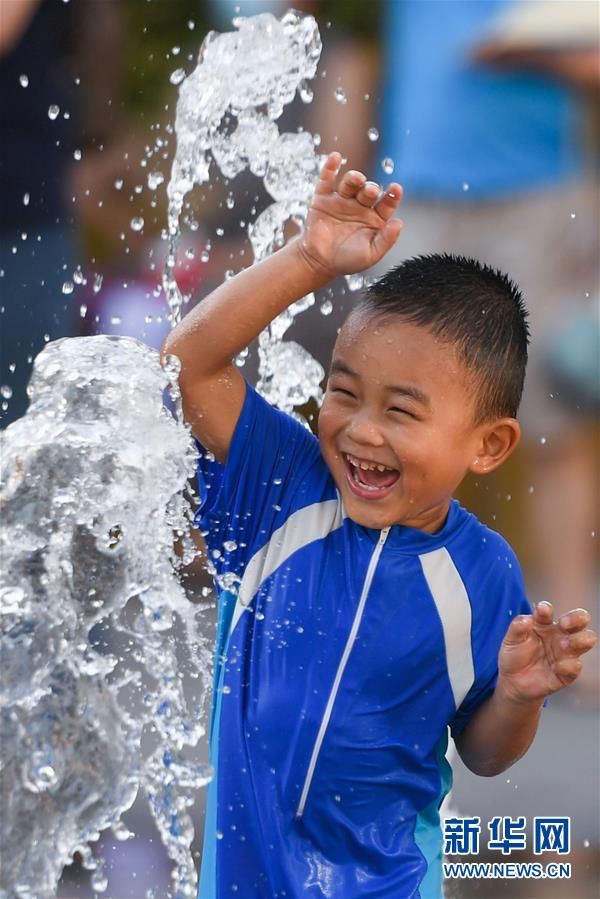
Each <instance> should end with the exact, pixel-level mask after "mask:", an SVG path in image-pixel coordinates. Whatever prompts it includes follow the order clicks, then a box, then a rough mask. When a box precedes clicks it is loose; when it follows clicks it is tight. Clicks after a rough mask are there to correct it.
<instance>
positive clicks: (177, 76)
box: [169, 69, 185, 84]
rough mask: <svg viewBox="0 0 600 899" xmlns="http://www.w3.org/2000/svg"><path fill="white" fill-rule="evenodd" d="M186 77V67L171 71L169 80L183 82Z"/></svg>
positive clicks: (173, 82) (175, 82) (172, 82)
mask: <svg viewBox="0 0 600 899" xmlns="http://www.w3.org/2000/svg"><path fill="white" fill-rule="evenodd" d="M184 78H185V69H175V71H174V72H171V75H170V76H169V81H170V82H171V84H181V82H182V81H183V79H184Z"/></svg>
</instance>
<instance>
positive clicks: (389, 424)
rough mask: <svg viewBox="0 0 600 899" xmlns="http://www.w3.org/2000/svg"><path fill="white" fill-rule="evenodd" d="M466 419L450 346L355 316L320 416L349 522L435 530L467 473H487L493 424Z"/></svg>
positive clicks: (465, 388)
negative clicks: (482, 423)
mask: <svg viewBox="0 0 600 899" xmlns="http://www.w3.org/2000/svg"><path fill="white" fill-rule="evenodd" d="M474 413H475V397H474V392H473V389H472V387H470V386H469V373H468V371H467V370H466V368H465V365H464V363H462V362H461V361H460V359H459V357H458V354H457V352H456V349H455V347H454V345H453V344H450V343H447V342H443V341H440V340H439V339H438V338H436V337H435V336H434V335H433V334H432V332H431V331H430V330H429V329H427V328H426V327H423V326H419V325H414V324H411V323H409V322H406V321H404V320H403V319H401V318H399V317H394V316H388V317H386V318H383V317H381V316H376V315H374V314H373V313H369V312H367V311H363V310H358V311H356V312H354V313H353V314H352V315H351V316H350V317H349V318H348V319H347V321H346V323H345V324H344V326H343V328H342V331H341V332H340V335H339V337H338V340H337V342H336V345H335V348H334V352H333V359H332V364H331V370H330V376H329V380H328V384H327V391H326V394H325V399H324V401H323V406H322V409H321V413H320V416H319V440H320V445H321V452H322V455H323V457H324V459H325V462H326V463H327V465H328V467H329V469H330V471H331V473H332V475H333V477H334V480H335V482H336V484H337V487H338V489H339V491H340V493H341V496H342V499H343V502H344V506H345V509H346V512H347V513H348V515H349V516H350V518H351V519H352V520H353V521H355V522H357V523H358V524H361V525H363V526H365V527H370V528H378V529H379V528H383V527H387V526H389V525H392V524H402V525H407V526H410V527H414V528H419V529H420V530H423V531H426V532H428V533H435V531H437V530H439V529H440V528H441V527H442V525H443V524H444V521H445V519H446V516H447V514H448V508H449V504H450V498H451V497H452V494H453V492H454V491H455V490H456V488H457V487H458V485H459V484H460V482H461V481H462V479H463V477H464V476H465V474H466V472H467V470H469V469H473V470H479V471H485V470H491V469H492V468H494V467H496V464H495V463H491V464H488V463H487V462H486V461H485V460H486V459H487V460H488V461H489V455H486V453H487V450H486V438H487V437H488V436H489V434H490V433H491V432H492V425H490V424H488V425H479V426H476V425H475V424H474ZM515 424H516V423H515ZM517 427H518V426H517ZM517 440H518V434H517ZM515 445H516V444H515ZM488 448H489V447H488ZM511 448H512V447H511ZM508 452H510V450H508ZM502 458H505V455H503V457H502ZM497 464H500V462H498V463H497ZM478 466H481V467H480V468H478ZM486 466H487V467H486Z"/></svg>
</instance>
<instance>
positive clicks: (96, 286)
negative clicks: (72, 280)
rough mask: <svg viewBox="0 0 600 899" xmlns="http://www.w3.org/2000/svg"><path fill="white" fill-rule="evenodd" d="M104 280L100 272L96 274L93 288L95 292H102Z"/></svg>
mask: <svg viewBox="0 0 600 899" xmlns="http://www.w3.org/2000/svg"><path fill="white" fill-rule="evenodd" d="M102 280H103V276H102V275H98V274H96V275H94V286H93V288H92V289H93V291H94V293H100V291H101V290H102Z"/></svg>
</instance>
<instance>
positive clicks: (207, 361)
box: [161, 153, 402, 462]
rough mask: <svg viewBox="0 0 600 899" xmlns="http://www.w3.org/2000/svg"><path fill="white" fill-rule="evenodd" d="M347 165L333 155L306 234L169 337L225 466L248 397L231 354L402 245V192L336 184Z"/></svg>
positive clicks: (195, 422) (197, 419) (194, 415)
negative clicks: (287, 312)
mask: <svg viewBox="0 0 600 899" xmlns="http://www.w3.org/2000/svg"><path fill="white" fill-rule="evenodd" d="M340 164H341V156H340V154H339V153H332V154H331V155H330V156H329V157H328V159H327V161H326V162H325V165H324V166H323V169H322V171H321V175H320V177H319V181H318V183H317V187H316V190H315V194H314V196H313V199H312V202H311V206H310V209H309V212H308V216H307V221H306V228H305V230H304V232H303V233H302V234H301V235H300V237H298V238H296V239H295V240H294V241H292V242H291V243H289V244H288V245H287V246H286V247H284V248H283V249H281V250H279V251H278V252H276V253H274V254H273V255H272V256H270V257H269V258H268V259H265V260H263V261H262V262H259V263H257V264H255V265H252V266H251V267H250V268H248V269H245V270H244V271H243V272H240V274H238V275H236V277H235V278H232V279H231V280H230V281H226V282H224V283H223V284H221V285H220V286H219V287H218V288H217V289H216V290H214V291H213V292H212V293H211V294H209V296H208V297H206V299H204V300H202V302H201V303H199V304H198V305H197V306H196V307H195V308H194V309H193V310H192V311H191V312H190V313H188V315H186V317H185V318H184V319H183V321H182V322H181V323H180V324H179V325H178V326H177V327H176V328H174V329H173V331H171V333H170V334H169V336H168V337H167V339H166V340H165V342H164V344H163V347H162V351H161V356H162V357H163V358H164V356H165V355H168V354H173V355H175V356H177V357H178V358H179V360H180V362H181V374H180V378H179V385H180V388H181V394H182V400H183V411H184V415H185V417H186V419H187V421H188V422H189V423H190V425H191V427H192V431H193V433H194V435H195V436H196V437H197V438H198V440H199V441H200V443H201V444H202V445H203V446H205V447H206V448H207V449H209V450H210V451H211V452H213V453H214V454H215V456H216V458H217V459H218V460H219V461H220V462H224V461H225V460H226V458H227V453H228V450H229V445H230V443H231V438H232V436H233V432H234V430H235V426H236V423H237V420H238V418H239V415H240V412H241V409H242V406H243V403H244V396H245V383H244V379H243V377H242V376H241V375H240V373H239V371H238V370H237V368H236V367H235V366H234V365H233V363H232V359H233V357H234V356H235V355H236V354H237V353H239V352H241V351H242V350H243V349H244V348H245V347H247V346H248V345H249V344H250V343H251V342H252V341H253V340H254V339H255V338H256V337H258V335H259V334H260V333H261V331H263V330H264V329H265V328H266V327H267V325H268V324H269V323H270V322H271V321H273V319H274V318H276V317H277V316H278V315H279V314H280V313H281V312H283V310H284V309H286V308H287V307H288V306H289V305H290V304H291V303H294V302H295V301H296V300H298V299H300V298H301V297H303V296H305V295H306V294H307V293H310V292H311V291H314V290H317V289H318V288H320V287H323V286H324V285H325V284H326V283H327V282H328V281H330V280H331V279H332V278H334V277H335V276H336V275H341V274H351V273H353V272H358V271H362V270H363V269H365V268H368V267H369V266H371V265H374V264H375V263H376V262H378V261H379V259H381V257H382V256H383V255H384V254H385V253H386V252H387V251H388V250H389V249H390V247H391V246H392V245H393V244H394V242H395V241H396V239H397V237H398V234H399V233H400V229H401V227H402V223H401V222H400V221H399V220H397V219H396V220H392V218H391V217H392V215H393V214H394V212H395V210H396V208H397V206H398V203H399V202H400V196H401V188H400V186H399V185H398V184H391V185H390V186H389V187H388V189H387V190H386V191H385V192H384V193H383V194H382V196H381V197H380V189H379V186H378V185H377V184H374V183H373V182H370V181H367V180H366V178H365V176H364V175H363V174H362V173H361V172H354V171H349V172H347V173H346V174H345V175H344V176H343V177H342V178H341V179H340V182H339V184H338V185H337V187H336V179H337V174H338V171H339V167H340Z"/></svg>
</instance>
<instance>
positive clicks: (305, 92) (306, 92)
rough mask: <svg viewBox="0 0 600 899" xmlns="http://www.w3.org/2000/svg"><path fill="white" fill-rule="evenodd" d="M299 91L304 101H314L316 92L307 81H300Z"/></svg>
mask: <svg viewBox="0 0 600 899" xmlns="http://www.w3.org/2000/svg"><path fill="white" fill-rule="evenodd" d="M298 91H299V93H300V99H301V100H302V102H303V103H312V101H313V97H314V92H313V90H312V88H311V87H310V86H309V85H308V84H307V83H306V82H305V81H301V82H300V86H299V88H298Z"/></svg>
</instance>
